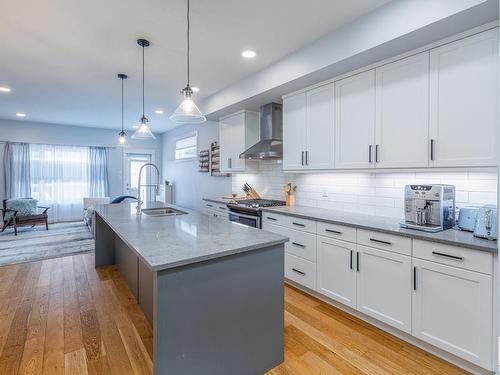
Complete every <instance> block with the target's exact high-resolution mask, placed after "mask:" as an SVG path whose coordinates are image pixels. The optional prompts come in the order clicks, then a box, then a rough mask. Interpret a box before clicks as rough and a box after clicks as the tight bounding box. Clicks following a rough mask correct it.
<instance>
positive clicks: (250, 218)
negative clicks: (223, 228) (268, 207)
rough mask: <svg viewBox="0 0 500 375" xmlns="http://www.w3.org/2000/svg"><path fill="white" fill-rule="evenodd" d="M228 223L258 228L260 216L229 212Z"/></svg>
mask: <svg viewBox="0 0 500 375" xmlns="http://www.w3.org/2000/svg"><path fill="white" fill-rule="evenodd" d="M229 221H234V222H235V223H240V224H243V225H246V226H249V227H254V228H260V216H259V215H258V214H257V215H251V214H247V213H245V214H244V213H241V212H236V211H232V210H231V211H229Z"/></svg>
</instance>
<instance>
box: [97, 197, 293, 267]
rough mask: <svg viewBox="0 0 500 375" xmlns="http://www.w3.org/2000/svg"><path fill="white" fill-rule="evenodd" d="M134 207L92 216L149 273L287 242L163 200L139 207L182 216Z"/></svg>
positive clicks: (112, 207) (105, 208)
mask: <svg viewBox="0 0 500 375" xmlns="http://www.w3.org/2000/svg"><path fill="white" fill-rule="evenodd" d="M136 205H137V204H136V203H124V204H109V205H99V206H96V213H97V214H99V216H100V217H101V218H102V219H103V220H104V221H105V222H106V223H107V224H108V225H109V226H110V227H111V229H112V230H113V231H114V232H115V233H116V234H117V235H118V236H119V237H120V238H121V239H122V240H123V241H124V242H125V243H126V244H127V245H128V246H129V247H130V248H131V249H132V250H133V251H134V252H135V253H136V254H137V255H138V256H139V258H140V259H141V260H142V261H143V262H144V263H145V264H146V265H147V266H148V267H149V268H150V269H151V270H152V271H160V270H164V269H169V268H174V267H179V266H184V265H188V264H193V263H198V262H202V261H205V260H209V259H215V258H220V257H224V256H228V255H232V254H237V253H243V252H247V251H252V250H257V249H261V248H263V247H268V246H274V245H278V244H282V243H285V242H287V241H288V238H286V237H283V236H280V235H277V234H274V233H269V232H265V231H262V230H260V229H256V228H251V227H247V226H243V225H241V224H237V223H232V222H229V221H228V220H223V219H220V218H216V217H211V216H209V215H205V214H203V213H200V212H197V211H193V210H189V209H185V208H183V207H178V206H174V205H170V204H165V203H162V202H148V203H146V204H144V205H143V209H144V208H160V207H173V208H176V209H178V210H181V211H184V212H187V215H178V216H161V217H153V216H148V215H145V214H144V213H143V214H142V215H141V216H137V215H136V210H135V207H136Z"/></svg>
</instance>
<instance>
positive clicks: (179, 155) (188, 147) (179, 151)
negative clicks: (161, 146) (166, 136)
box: [175, 133, 198, 160]
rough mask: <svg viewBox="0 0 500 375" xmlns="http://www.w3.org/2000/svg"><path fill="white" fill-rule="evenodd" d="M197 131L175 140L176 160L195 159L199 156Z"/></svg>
mask: <svg viewBox="0 0 500 375" xmlns="http://www.w3.org/2000/svg"><path fill="white" fill-rule="evenodd" d="M197 138H198V135H197V133H194V134H193V135H190V136H188V137H184V138H181V139H178V140H177V141H175V160H183V159H193V158H196V156H197Z"/></svg>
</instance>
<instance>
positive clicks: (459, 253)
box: [413, 240, 493, 275]
mask: <svg viewBox="0 0 500 375" xmlns="http://www.w3.org/2000/svg"><path fill="white" fill-rule="evenodd" d="M413 256H414V257H416V258H420V259H425V260H430V261H432V262H436V263H441V264H446V265H449V266H453V267H457V268H463V269H466V270H470V271H476V272H482V273H486V274H488V275H491V274H492V272H493V255H492V254H491V253H488V252H485V251H480V250H472V249H466V248H463V247H458V246H452V245H445V244H440V243H436V242H431V241H422V240H413Z"/></svg>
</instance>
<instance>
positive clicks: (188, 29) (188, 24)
mask: <svg viewBox="0 0 500 375" xmlns="http://www.w3.org/2000/svg"><path fill="white" fill-rule="evenodd" d="M189 31H190V22H189V0H187V85H188V86H189V75H190V74H189V73H190V72H189V47H190V46H189Z"/></svg>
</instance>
